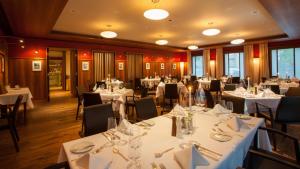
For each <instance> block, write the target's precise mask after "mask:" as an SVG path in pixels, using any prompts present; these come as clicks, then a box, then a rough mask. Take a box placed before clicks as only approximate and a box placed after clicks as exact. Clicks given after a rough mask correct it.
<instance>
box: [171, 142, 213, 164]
mask: <svg viewBox="0 0 300 169" xmlns="http://www.w3.org/2000/svg"><path fill="white" fill-rule="evenodd" d="M174 159H175V160H176V161H177V162H178V164H179V165H180V167H181V168H182V169H195V168H196V167H197V166H200V165H202V166H207V165H209V162H208V161H207V160H206V159H205V158H204V157H202V155H201V154H200V153H199V151H198V150H197V149H196V147H195V146H194V145H193V146H191V147H189V148H185V149H183V150H180V151H177V152H175V153H174Z"/></svg>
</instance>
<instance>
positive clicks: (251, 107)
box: [224, 91, 282, 114]
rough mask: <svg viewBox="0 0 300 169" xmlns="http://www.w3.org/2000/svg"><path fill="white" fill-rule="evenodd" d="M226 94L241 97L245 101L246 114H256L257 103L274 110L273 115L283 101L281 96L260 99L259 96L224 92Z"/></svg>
mask: <svg viewBox="0 0 300 169" xmlns="http://www.w3.org/2000/svg"><path fill="white" fill-rule="evenodd" d="M224 94H228V95H231V96H235V97H241V98H244V99H245V113H246V114H250V113H256V105H255V103H256V102H257V103H260V104H263V105H265V106H268V107H270V108H271V109H272V111H273V113H275V112H276V109H277V107H278V104H279V102H280V99H281V97H282V96H281V95H276V96H273V97H259V96H253V95H252V96H251V97H250V96H245V95H242V94H237V93H236V92H234V91H224Z"/></svg>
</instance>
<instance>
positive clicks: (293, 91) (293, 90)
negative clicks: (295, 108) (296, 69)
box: [285, 87, 300, 96]
mask: <svg viewBox="0 0 300 169" xmlns="http://www.w3.org/2000/svg"><path fill="white" fill-rule="evenodd" d="M285 96H300V87H289V89H288V90H287V92H286V93H285Z"/></svg>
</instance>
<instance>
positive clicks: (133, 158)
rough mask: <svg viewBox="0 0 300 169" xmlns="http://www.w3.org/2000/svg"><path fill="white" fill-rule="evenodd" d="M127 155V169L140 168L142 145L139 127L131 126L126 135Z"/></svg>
mask: <svg viewBox="0 0 300 169" xmlns="http://www.w3.org/2000/svg"><path fill="white" fill-rule="evenodd" d="M128 138H129V139H128V157H129V159H130V162H129V164H128V165H127V168H128V169H140V168H141V161H140V158H141V149H142V148H141V147H142V135H141V130H140V128H139V127H131V128H130V135H129V137H128Z"/></svg>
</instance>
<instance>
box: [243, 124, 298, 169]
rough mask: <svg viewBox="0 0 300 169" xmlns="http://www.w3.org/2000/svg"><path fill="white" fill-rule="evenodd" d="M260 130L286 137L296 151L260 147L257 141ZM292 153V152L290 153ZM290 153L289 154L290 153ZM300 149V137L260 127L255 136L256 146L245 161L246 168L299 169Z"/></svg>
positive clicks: (285, 139)
mask: <svg viewBox="0 0 300 169" xmlns="http://www.w3.org/2000/svg"><path fill="white" fill-rule="evenodd" d="M258 132H267V133H268V134H269V135H273V136H275V137H276V138H278V137H280V138H284V139H283V141H284V142H285V143H287V142H288V143H291V144H290V145H291V146H292V147H291V150H292V151H294V155H292V154H291V153H290V152H291V151H290V150H286V152H285V151H284V152H283V149H286V148H280V149H279V150H281V151H272V152H270V151H266V150H263V149H260V148H259V147H258V143H257V137H258V136H257V135H258ZM283 146H285V147H286V145H284V144H283ZM289 153H290V154H289ZM288 154H289V155H288ZM299 164H300V151H299V143H298V139H297V138H295V137H293V136H291V135H289V134H287V133H283V132H281V131H279V130H276V129H272V128H265V127H259V128H258V130H257V133H256V135H255V138H254V146H253V147H252V148H251V149H250V150H249V151H248V154H247V157H246V159H245V162H244V168H246V169H266V168H270V169H271V168H272V169H292V168H293V169H299V168H300V165H299Z"/></svg>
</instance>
